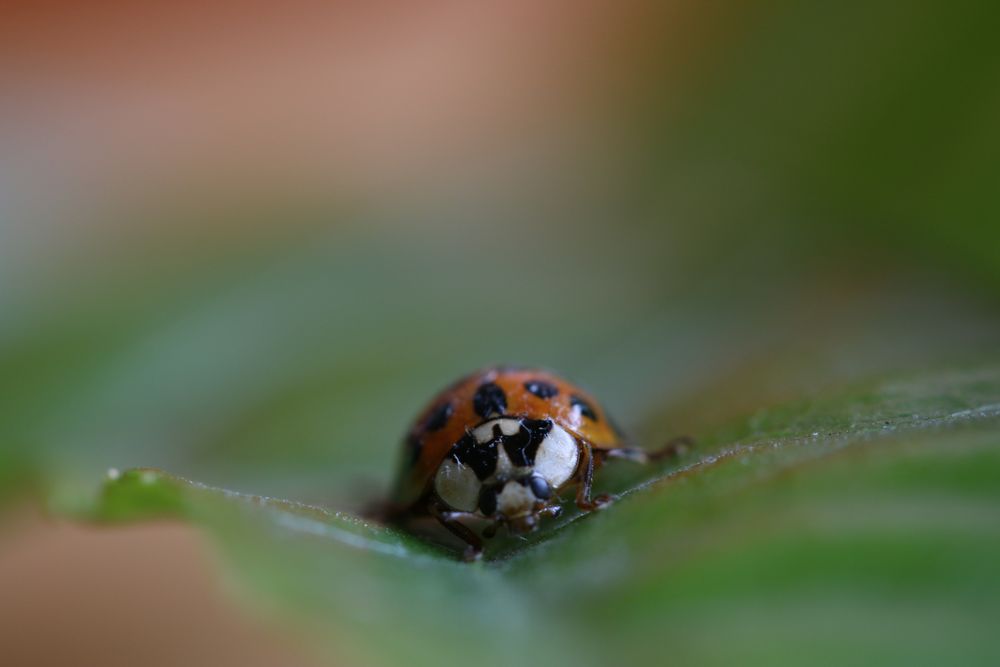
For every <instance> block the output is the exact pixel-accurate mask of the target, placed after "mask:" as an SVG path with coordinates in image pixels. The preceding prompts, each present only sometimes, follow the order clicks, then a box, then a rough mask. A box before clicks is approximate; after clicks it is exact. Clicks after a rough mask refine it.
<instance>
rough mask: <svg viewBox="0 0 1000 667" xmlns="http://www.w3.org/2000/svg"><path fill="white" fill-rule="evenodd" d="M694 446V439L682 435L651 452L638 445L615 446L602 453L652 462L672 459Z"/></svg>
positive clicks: (630, 459)
mask: <svg viewBox="0 0 1000 667" xmlns="http://www.w3.org/2000/svg"><path fill="white" fill-rule="evenodd" d="M693 446H694V440H693V439H691V438H690V437H688V436H686V435H683V436H680V437H678V438H674V439H672V440H670V441H668V442H667V444H665V445H664V446H663V447H661V448H660V449H657V450H655V451H652V452H648V451H646V450H645V449H639V448H638V447H615V448H614V449H606V450H604V451H603V452H602V453H603V454H604V456H605V457H606V458H609V459H625V460H627V461H634V462H635V463H652V462H653V461H659V460H661V459H673V458H677V457H678V456H680V455H682V454H686V453H687V452H688V450H690V449H691V448H692V447H693Z"/></svg>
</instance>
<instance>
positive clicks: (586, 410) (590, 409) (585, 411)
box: [569, 394, 597, 422]
mask: <svg viewBox="0 0 1000 667" xmlns="http://www.w3.org/2000/svg"><path fill="white" fill-rule="evenodd" d="M569 404H570V405H572V406H573V407H574V408H580V414H581V415H583V416H584V417H587V418H588V419H590V420H591V421H595V422H596V421H597V413H596V412H594V406H592V405H591V404H590V403H588V402H587V401H586V400H585V399H583V398H580V397H579V396H577V395H576V394H573V395H572V396H570V397H569Z"/></svg>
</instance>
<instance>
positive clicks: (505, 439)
mask: <svg viewBox="0 0 1000 667" xmlns="http://www.w3.org/2000/svg"><path fill="white" fill-rule="evenodd" d="M551 430H552V420H550V419H522V420H521V428H519V429H518V430H517V433H515V434H514V435H501V438H500V441H501V442H502V443H503V448H504V451H506V452H507V456H508V457H509V458H510V462H511V463H513V464H514V465H515V466H517V467H523V466H530V465H534V464H535V454H536V453H537V452H538V446H539V445H540V444H542V441H543V440H545V436H547V435H548V434H549V431H551Z"/></svg>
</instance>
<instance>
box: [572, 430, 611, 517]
mask: <svg viewBox="0 0 1000 667" xmlns="http://www.w3.org/2000/svg"><path fill="white" fill-rule="evenodd" d="M581 449H582V450H583V465H581V467H580V470H581V472H580V486H578V487H576V506H577V507H579V508H580V509H582V510H584V511H585V512H592V511H594V510H599V509H601V508H603V507H606V506H607V505H609V504H611V500H612V498H611V496H609V495H607V494H604V495H600V496H597V497H596V498H594V499H593V500H591V498H590V489H591V487H592V486H593V484H594V454H593V451H592V450H591V448H590V445H589V444H585V443H584V444H583V447H582V448H581Z"/></svg>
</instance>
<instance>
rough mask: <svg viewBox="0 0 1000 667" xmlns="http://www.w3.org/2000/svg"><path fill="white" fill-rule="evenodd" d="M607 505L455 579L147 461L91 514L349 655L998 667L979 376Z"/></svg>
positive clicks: (844, 405)
mask: <svg viewBox="0 0 1000 667" xmlns="http://www.w3.org/2000/svg"><path fill="white" fill-rule="evenodd" d="M734 434H736V435H735V436H734ZM620 466H627V464H625V463H622V464H620ZM632 472H633V473H634V472H635V471H634V470H633V471H632ZM642 474H644V475H648V472H646V471H643V473H642ZM632 476H633V477H634V475H632ZM640 476H641V475H640ZM618 490H619V491H620V492H621V493H622V497H621V498H620V500H619V501H618V502H617V503H615V504H614V505H612V506H611V507H610V508H608V509H607V510H605V511H602V512H599V513H597V514H592V515H586V516H579V515H577V516H575V517H574V518H572V519H570V520H567V521H563V522H562V523H560V524H557V525H554V526H551V527H550V528H549V529H548V530H547V531H545V532H544V533H542V534H540V535H536V538H540V539H536V540H533V541H532V543H530V544H527V545H523V546H518V547H517V548H514V549H510V548H509V545H508V547H507V548H506V549H502V550H501V551H500V552H499V553H497V552H494V553H493V558H494V560H491V561H490V562H486V563H482V564H477V565H466V564H463V563H461V562H458V561H457V560H456V559H455V556H454V554H453V553H449V552H447V551H443V550H441V549H438V548H436V547H432V546H428V545H426V544H425V543H423V542H422V541H420V540H418V539H416V538H414V537H412V536H409V535H407V534H405V533H401V532H399V531H397V530H395V529H390V528H386V527H382V526H379V525H378V524H376V523H373V522H370V521H366V520H363V519H359V518H357V517H354V516H351V515H347V514H343V513H339V512H333V511H329V510H325V509H321V508H317V507H311V506H307V505H302V504H298V503H292V502H288V501H281V500H276V499H272V498H261V497H257V496H248V495H243V494H237V493H232V492H227V491H223V490H220V489H212V488H208V487H204V486H202V485H199V484H196V483H192V482H188V481H185V480H181V479H178V478H175V477H172V476H170V475H167V474H165V473H161V472H157V471H152V470H135V471H128V472H125V473H123V474H121V475H120V476H117V477H116V478H115V479H112V480H109V481H108V482H107V483H106V485H105V488H104V491H103V494H102V495H101V498H100V501H99V503H98V504H97V505H96V507H95V510H94V516H95V517H97V518H101V519H113V520H118V519H122V518H130V517H132V516H137V515H138V516H147V515H149V514H150V513H163V514H167V515H171V516H178V515H179V516H184V517H186V518H188V519H189V520H193V521H196V522H198V523H199V524H200V525H202V526H203V527H204V528H205V529H206V530H208V531H209V533H210V534H211V535H213V536H215V537H216V538H217V539H218V541H219V544H220V546H221V547H222V549H223V550H224V552H225V554H226V556H227V562H229V563H230V564H231V565H232V566H234V567H235V568H236V569H237V571H239V572H240V573H241V575H242V577H243V579H244V580H245V581H246V582H248V583H249V585H250V586H251V587H252V588H254V589H255V590H257V591H258V592H259V593H260V594H262V595H266V596H268V597H269V598H271V599H275V600H279V601H281V603H283V604H284V606H285V607H286V608H287V609H288V610H289V612H290V613H292V614H296V615H298V616H299V617H300V618H301V619H302V620H303V621H304V622H305V623H306V627H316V628H319V629H320V631H319V633H318V634H319V636H320V637H322V638H323V639H322V641H325V642H328V643H329V644H330V645H331V647H333V646H335V647H336V650H337V652H338V653H339V654H340V655H344V654H345V653H346V654H347V655H351V656H355V657H357V658H358V659H363V660H364V661H369V662H371V661H373V662H376V663H384V664H394V663H399V662H406V663H407V664H427V665H430V664H461V663H463V662H465V661H466V660H468V659H469V656H476V658H475V659H476V661H477V663H479V664H487V665H491V664H497V665H500V664H505V663H509V661H511V660H518V659H520V660H524V659H526V656H530V657H531V659H532V660H535V659H537V660H538V661H558V662H562V661H573V662H576V663H578V664H584V665H588V664H608V663H609V662H625V663H632V662H640V663H655V662H659V661H661V660H665V659H668V658H669V660H670V661H671V662H672V663H675V664H710V665H713V664H718V665H724V664H736V663H738V664H801V663H802V662H807V663H813V662H822V663H829V664H844V663H853V662H858V661H860V662H866V663H869V662H886V661H890V662H898V663H908V664H940V663H941V662H946V661H956V662H960V663H962V664H986V663H989V662H992V661H994V660H996V659H998V658H1000V651H998V650H997V648H996V644H995V642H993V641H992V635H993V633H994V629H993V619H995V618H996V617H997V614H998V613H1000V571H998V570H997V568H996V567H995V564H996V563H997V562H1000V560H998V559H1000V367H997V366H986V367H982V368H979V369H974V370H953V371H948V372H941V373H929V374H923V375H920V376H916V377H906V378H893V379H887V380H881V381H878V382H875V383H871V384H869V385H865V386H861V387H855V388H853V389H852V390H850V391H847V392H843V393H839V394H836V395H832V396H829V397H827V398H818V399H814V400H811V401H800V402H798V403H796V404H793V405H787V406H782V407H779V408H775V409H772V410H768V411H766V412H762V413H760V414H756V415H753V416H752V417H750V418H749V419H747V420H744V421H742V422H741V423H739V424H734V425H732V426H730V427H727V428H722V429H719V431H718V432H717V433H706V434H704V436H703V441H702V444H701V446H700V447H699V448H698V449H697V450H696V451H694V452H692V453H691V454H689V455H688V456H687V457H686V458H684V459H683V460H681V461H678V462H676V463H674V464H671V465H669V466H668V467H667V468H666V469H664V470H661V471H660V472H659V473H658V474H656V475H655V476H654V477H652V478H646V479H644V480H642V481H641V482H640V483H635V480H634V479H633V481H632V482H631V483H628V484H626V485H625V486H624V487H621V488H619V489H618Z"/></svg>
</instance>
